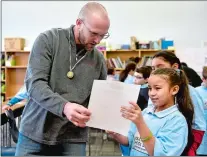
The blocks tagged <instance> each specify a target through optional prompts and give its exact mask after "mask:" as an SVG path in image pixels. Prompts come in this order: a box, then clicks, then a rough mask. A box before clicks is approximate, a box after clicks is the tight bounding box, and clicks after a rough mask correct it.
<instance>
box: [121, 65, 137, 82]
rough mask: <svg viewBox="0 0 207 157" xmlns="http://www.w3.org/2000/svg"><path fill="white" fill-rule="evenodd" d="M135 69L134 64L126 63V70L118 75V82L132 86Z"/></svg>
mask: <svg viewBox="0 0 207 157" xmlns="http://www.w3.org/2000/svg"><path fill="white" fill-rule="evenodd" d="M135 69H136V64H135V63H134V62H131V63H128V64H127V65H126V68H125V69H124V70H123V71H121V73H120V75H119V81H121V82H124V83H128V84H134V80H135V77H134V72H135Z"/></svg>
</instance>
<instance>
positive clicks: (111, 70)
mask: <svg viewBox="0 0 207 157" xmlns="http://www.w3.org/2000/svg"><path fill="white" fill-rule="evenodd" d="M114 71H115V69H114V68H108V69H107V74H108V75H113V74H114Z"/></svg>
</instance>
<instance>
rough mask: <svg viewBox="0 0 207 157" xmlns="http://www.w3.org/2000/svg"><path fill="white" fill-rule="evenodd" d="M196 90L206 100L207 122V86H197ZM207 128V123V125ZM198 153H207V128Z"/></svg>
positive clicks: (206, 118)
mask: <svg viewBox="0 0 207 157" xmlns="http://www.w3.org/2000/svg"><path fill="white" fill-rule="evenodd" d="M196 90H197V92H198V93H199V95H200V96H201V98H202V100H203V102H204V115H205V120H206V124H207V87H204V86H200V87H197V88H196ZM206 128H207V125H206ZM197 154H199V155H207V129H206V132H205V134H204V136H203V140H202V143H201V145H200V146H199V148H198V150H197Z"/></svg>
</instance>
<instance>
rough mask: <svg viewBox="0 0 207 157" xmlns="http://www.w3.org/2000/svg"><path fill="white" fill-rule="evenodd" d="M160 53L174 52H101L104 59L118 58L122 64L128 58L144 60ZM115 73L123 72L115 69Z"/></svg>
mask: <svg viewBox="0 0 207 157" xmlns="http://www.w3.org/2000/svg"><path fill="white" fill-rule="evenodd" d="M160 51H166V52H169V53H170V52H171V53H175V50H160V49H136V50H123V49H119V50H110V51H109V50H108V51H103V54H104V57H105V59H109V58H114V59H116V58H117V57H119V58H120V59H121V61H122V62H124V61H126V60H128V59H129V58H130V57H139V58H144V57H147V56H154V55H155V54H156V53H157V52H160ZM115 70H116V71H118V72H120V71H121V70H123V69H122V68H115Z"/></svg>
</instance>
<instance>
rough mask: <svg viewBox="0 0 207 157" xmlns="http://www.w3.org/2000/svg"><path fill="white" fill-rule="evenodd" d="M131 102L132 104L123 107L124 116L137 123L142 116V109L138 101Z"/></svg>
mask: <svg viewBox="0 0 207 157" xmlns="http://www.w3.org/2000/svg"><path fill="white" fill-rule="evenodd" d="M129 103H130V104H131V106H122V107H121V112H122V116H123V117H124V118H126V119H128V120H131V121H132V122H134V123H135V124H137V123H139V121H140V119H141V118H142V111H141V109H140V108H139V106H138V105H137V104H136V103H134V102H129Z"/></svg>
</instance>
